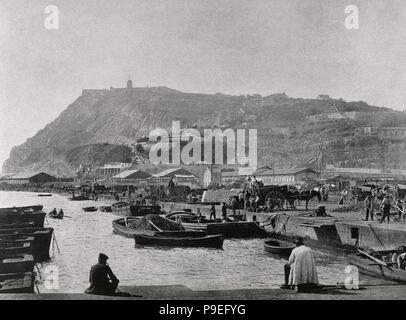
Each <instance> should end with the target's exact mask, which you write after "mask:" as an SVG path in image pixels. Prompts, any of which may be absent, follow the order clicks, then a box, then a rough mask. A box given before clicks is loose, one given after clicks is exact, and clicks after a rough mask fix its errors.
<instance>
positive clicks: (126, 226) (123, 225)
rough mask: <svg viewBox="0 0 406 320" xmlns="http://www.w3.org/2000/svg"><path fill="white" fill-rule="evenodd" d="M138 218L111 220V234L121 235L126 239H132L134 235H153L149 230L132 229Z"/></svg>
mask: <svg viewBox="0 0 406 320" xmlns="http://www.w3.org/2000/svg"><path fill="white" fill-rule="evenodd" d="M139 219H140V218H135V217H126V218H120V219H116V220H113V222H112V225H113V232H114V233H116V234H119V235H122V236H124V237H127V238H133V237H134V235H135V234H140V233H145V234H150V235H153V234H154V231H150V230H139V229H135V228H134V227H132V225H133V223H134V222H136V221H137V220H139Z"/></svg>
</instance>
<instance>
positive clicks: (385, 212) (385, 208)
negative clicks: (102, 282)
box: [379, 195, 392, 223]
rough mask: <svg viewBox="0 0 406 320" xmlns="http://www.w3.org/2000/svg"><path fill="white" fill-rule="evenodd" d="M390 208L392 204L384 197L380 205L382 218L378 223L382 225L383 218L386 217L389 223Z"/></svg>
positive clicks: (387, 197)
mask: <svg viewBox="0 0 406 320" xmlns="http://www.w3.org/2000/svg"><path fill="white" fill-rule="evenodd" d="M391 207H392V203H391V201H390V198H389V195H386V196H385V197H384V198H383V200H382V203H381V209H382V218H381V221H379V223H382V222H383V221H385V218H386V217H388V223H389V220H390V219H389V216H390V208H391Z"/></svg>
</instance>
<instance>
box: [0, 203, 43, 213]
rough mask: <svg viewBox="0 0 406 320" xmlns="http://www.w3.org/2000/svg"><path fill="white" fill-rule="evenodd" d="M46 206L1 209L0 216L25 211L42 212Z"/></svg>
mask: <svg viewBox="0 0 406 320" xmlns="http://www.w3.org/2000/svg"><path fill="white" fill-rule="evenodd" d="M43 208H44V206H42V205H40V204H38V205H33V206H24V207H7V208H0V214H1V213H3V212H10V211H12V212H24V211H41V210H42V209H43Z"/></svg>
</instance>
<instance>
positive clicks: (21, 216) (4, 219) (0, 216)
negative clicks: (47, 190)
mask: <svg viewBox="0 0 406 320" xmlns="http://www.w3.org/2000/svg"><path fill="white" fill-rule="evenodd" d="M45 215H46V213H45V212H43V211H33V212H18V211H14V212H13V211H9V212H1V213H0V224H2V225H5V224H25V223H33V224H34V226H36V227H43V226H44V220H45Z"/></svg>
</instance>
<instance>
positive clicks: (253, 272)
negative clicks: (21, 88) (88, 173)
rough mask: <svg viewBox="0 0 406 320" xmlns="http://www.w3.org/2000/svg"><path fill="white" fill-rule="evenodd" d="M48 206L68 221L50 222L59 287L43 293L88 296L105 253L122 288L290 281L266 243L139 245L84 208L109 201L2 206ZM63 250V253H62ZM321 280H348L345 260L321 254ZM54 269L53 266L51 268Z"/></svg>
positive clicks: (25, 196) (4, 200) (12, 195)
mask: <svg viewBox="0 0 406 320" xmlns="http://www.w3.org/2000/svg"><path fill="white" fill-rule="evenodd" d="M33 204H42V205H43V206H44V211H46V212H50V211H51V210H52V209H54V208H56V209H57V210H58V211H59V209H61V208H62V209H63V211H64V213H65V215H66V216H67V217H66V218H65V219H63V220H53V219H47V220H46V222H45V224H46V225H49V226H51V227H53V228H54V229H55V240H56V241H54V242H53V246H52V245H51V255H52V260H51V261H49V262H46V263H43V264H42V265H41V266H39V270H40V273H41V275H42V277H43V279H44V276H45V274H46V273H47V272H48V271H47V270H51V269H50V268H49V267H48V266H56V269H55V270H57V272H58V286H57V287H56V286H54V287H53V288H52V289H51V288H49V286H46V285H45V283H44V281H43V279H42V280H40V281H39V283H38V285H39V290H40V292H41V293H46V292H65V293H82V292H83V291H84V290H85V289H86V288H87V286H88V284H89V283H88V279H89V270H90V267H91V265H92V264H94V263H95V262H96V261H97V256H98V254H99V252H103V253H105V254H107V255H108V256H109V258H110V259H109V261H108V262H109V264H110V266H111V268H112V270H113V272H114V273H115V274H116V276H117V277H118V278H119V279H120V285H130V286H134V285H185V286H187V287H189V288H191V289H193V290H211V289H213V290H214V289H223V290H228V289H244V288H250V289H253V288H276V287H278V286H279V285H280V284H281V283H282V282H283V279H284V276H283V265H284V264H285V263H286V260H284V259H281V258H279V257H276V256H272V255H269V254H266V253H265V252H264V249H263V239H249V240H243V239H231V240H225V241H224V246H223V250H214V249H202V248H193V249H184V248H174V249H161V248H151V247H148V248H139V247H135V245H134V239H129V238H124V237H122V236H119V235H115V234H114V233H113V230H112V225H111V223H112V221H113V220H114V219H116V218H117V216H115V215H113V214H112V213H108V212H99V211H96V212H83V210H82V208H83V207H89V206H96V207H98V206H101V205H109V204H110V203H105V202H103V201H98V202H93V201H80V202H75V201H69V200H68V199H67V197H66V196H64V195H59V194H54V195H53V196H52V197H38V194H37V193H29V192H9V191H0V207H9V206H23V205H33ZM58 248H59V252H58ZM315 258H316V264H317V270H318V274H319V281H320V283H322V284H326V285H334V284H336V283H337V282H343V281H344V279H345V276H346V274H345V272H344V270H345V267H346V266H347V263H346V261H345V257H341V256H337V255H335V254H331V253H327V252H321V251H317V250H315ZM47 267H48V268H47Z"/></svg>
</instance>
